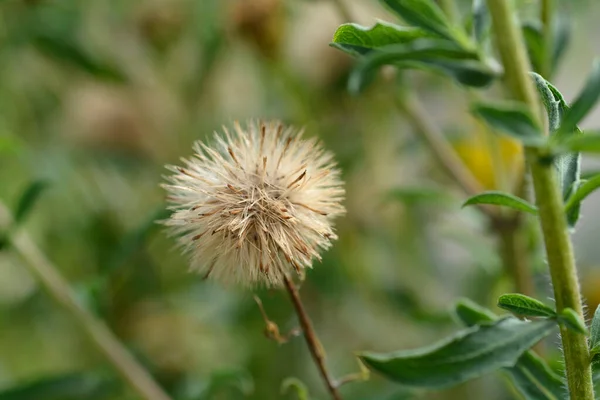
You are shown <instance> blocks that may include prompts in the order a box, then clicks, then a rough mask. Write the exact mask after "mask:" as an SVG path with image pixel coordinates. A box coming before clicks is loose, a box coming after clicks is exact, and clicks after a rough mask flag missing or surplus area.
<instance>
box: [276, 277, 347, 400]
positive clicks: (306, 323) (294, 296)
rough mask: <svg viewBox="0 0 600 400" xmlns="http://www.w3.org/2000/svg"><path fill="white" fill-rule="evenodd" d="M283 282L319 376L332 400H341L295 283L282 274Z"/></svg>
mask: <svg viewBox="0 0 600 400" xmlns="http://www.w3.org/2000/svg"><path fill="white" fill-rule="evenodd" d="M283 282H284V284H285V288H286V289H287V291H288V293H289V295H290V298H291V300H292V304H293V305H294V309H295V310H296V314H297V315H298V320H299V321H300V326H301V327H302V331H303V332H304V339H305V340H306V344H307V345H308V349H309V350H310V354H311V355H312V357H313V360H314V361H315V364H317V368H318V369H319V373H320V374H321V377H322V378H323V380H324V381H325V384H326V385H327V390H328V391H329V394H331V397H332V398H333V399H334V400H341V399H342V396H341V395H340V393H339V391H338V387H337V386H338V385H337V384H336V382H335V380H334V379H333V378H332V377H331V375H330V374H329V371H328V370H327V366H326V365H325V351H324V350H323V346H322V345H321V342H319V338H318V337H317V333H316V332H315V328H314V327H313V325H312V322H311V320H310V318H309V317H308V314H307V312H306V310H305V309H304V304H302V299H300V293H298V289H297V288H296V285H295V284H294V282H293V281H292V280H291V279H290V277H288V276H287V275H284V277H283Z"/></svg>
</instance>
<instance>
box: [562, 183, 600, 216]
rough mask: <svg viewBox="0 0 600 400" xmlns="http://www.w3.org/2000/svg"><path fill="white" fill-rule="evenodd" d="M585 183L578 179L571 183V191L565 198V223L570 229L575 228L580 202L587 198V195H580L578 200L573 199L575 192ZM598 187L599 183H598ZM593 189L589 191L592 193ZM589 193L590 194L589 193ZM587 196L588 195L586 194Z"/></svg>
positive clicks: (576, 198)
mask: <svg viewBox="0 0 600 400" xmlns="http://www.w3.org/2000/svg"><path fill="white" fill-rule="evenodd" d="M586 183H587V181H586V180H584V179H580V180H578V181H575V182H573V184H572V185H571V189H570V190H569V194H568V196H567V202H566V203H567V204H566V205H565V213H566V214H567V223H568V224H569V227H570V228H573V227H575V225H576V224H577V221H578V220H579V214H580V212H581V200H583V197H585V196H587V194H583V193H581V195H583V197H582V198H581V199H579V198H578V197H575V196H576V194H577V192H579V190H580V189H581V188H582V187H583V186H584V185H585V184H586ZM598 185H600V182H599V183H598ZM594 189H595V188H593V189H591V191H593V190H594ZM591 191H590V192H591ZM588 194H589V193H588Z"/></svg>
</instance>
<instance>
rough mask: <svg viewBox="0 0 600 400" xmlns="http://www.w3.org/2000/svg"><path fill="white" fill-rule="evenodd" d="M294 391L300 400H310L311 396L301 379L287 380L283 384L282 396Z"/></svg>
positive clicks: (290, 378)
mask: <svg viewBox="0 0 600 400" xmlns="http://www.w3.org/2000/svg"><path fill="white" fill-rule="evenodd" d="M290 389H292V390H293V391H294V392H295V393H296V395H297V397H298V400H309V399H310V395H309V393H308V388H307V387H306V384H305V383H304V382H302V381H301V380H300V379H298V378H296V377H293V376H292V377H289V378H285V380H284V381H283V382H282V383H281V394H286V393H288V392H289V391H290Z"/></svg>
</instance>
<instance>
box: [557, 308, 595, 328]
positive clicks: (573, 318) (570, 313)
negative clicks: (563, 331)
mask: <svg viewBox="0 0 600 400" xmlns="http://www.w3.org/2000/svg"><path fill="white" fill-rule="evenodd" d="M558 322H559V323H561V324H562V325H564V326H566V327H567V328H569V329H571V330H573V331H575V332H577V333H581V334H582V335H587V334H588V329H587V327H586V326H585V322H584V321H583V319H582V318H581V316H580V315H579V314H577V313H576V312H575V310H573V309H572V308H568V307H567V308H565V309H563V310H562V311H561V312H560V314H559V315H558Z"/></svg>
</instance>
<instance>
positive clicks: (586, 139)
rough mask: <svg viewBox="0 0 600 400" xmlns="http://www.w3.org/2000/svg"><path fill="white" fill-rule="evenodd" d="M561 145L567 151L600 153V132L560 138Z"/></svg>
mask: <svg viewBox="0 0 600 400" xmlns="http://www.w3.org/2000/svg"><path fill="white" fill-rule="evenodd" d="M560 147H561V148H562V149H563V150H564V151H567V152H573V153H574V152H581V153H593V154H600V134H585V135H576V136H570V137H568V138H566V139H561V140H560Z"/></svg>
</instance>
